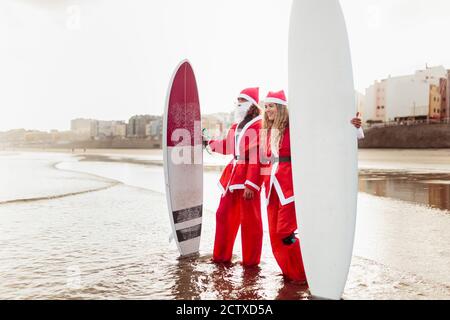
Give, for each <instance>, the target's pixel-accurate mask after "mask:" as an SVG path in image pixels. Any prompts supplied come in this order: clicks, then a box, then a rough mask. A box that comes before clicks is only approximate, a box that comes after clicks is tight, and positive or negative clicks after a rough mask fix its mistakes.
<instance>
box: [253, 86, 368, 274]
mask: <svg viewBox="0 0 450 320" xmlns="http://www.w3.org/2000/svg"><path fill="white" fill-rule="evenodd" d="M264 105H265V112H264V116H263V124H262V130H261V138H260V141H261V148H262V149H263V150H262V152H263V157H262V158H263V159H262V160H263V166H262V171H261V173H262V180H263V183H264V186H265V190H266V199H267V215H268V220H269V221H268V222H269V234H270V242H271V245H272V252H273V254H274V256H275V259H276V261H277V263H278V265H279V266H280V268H281V271H282V272H283V275H284V277H285V278H286V279H287V280H290V281H295V282H306V275H305V270H304V267H303V259H302V255H301V249H300V240H299V239H298V238H297V237H296V234H295V232H296V230H297V218H296V212H295V202H294V201H295V198H294V187H293V177H292V163H291V140H290V134H289V110H288V103H287V99H286V95H285V93H284V91H279V92H269V94H268V95H267V98H266V99H265V100H264ZM351 123H352V124H353V125H354V126H355V127H356V128H360V127H361V124H362V123H361V120H360V119H359V118H355V119H353V120H352V121H351ZM264 161H265V163H264Z"/></svg>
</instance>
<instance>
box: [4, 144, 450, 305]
mask: <svg viewBox="0 0 450 320" xmlns="http://www.w3.org/2000/svg"><path fill="white" fill-rule="evenodd" d="M109 157H110V158H111V157H115V158H113V159H112V161H109V162H107V161H106V160H105V158H102V161H92V158H89V157H86V158H85V159H84V160H83V161H80V160H82V158H81V156H79V155H78V156H77V155H69V154H63V153H30V152H15V153H12V152H9V153H7V152H3V153H0V173H1V176H0V177H1V182H0V299H309V298H310V296H309V292H308V290H307V288H305V287H302V286H299V285H296V284H292V283H286V282H284V281H283V278H282V277H281V275H280V272H279V269H278V266H277V264H276V262H275V260H274V258H273V256H272V253H271V248H270V243H269V241H268V234H267V231H266V232H265V235H264V248H263V258H262V260H263V262H262V264H261V266H260V268H257V269H253V270H244V269H243V268H242V266H241V265H240V263H239V261H240V256H241V250H240V241H239V238H238V241H237V242H236V245H235V258H234V263H233V264H232V265H230V266H226V267H225V266H217V265H215V264H213V263H212V262H211V253H212V245H213V239H214V228H215V214H214V211H215V209H216V207H217V205H218V199H219V196H220V192H219V190H218V188H217V187H216V184H217V180H218V177H219V175H220V172H218V171H213V170H211V171H207V172H206V173H205V190H207V192H205V208H206V212H205V213H204V224H203V232H202V245H201V250H200V254H199V256H198V257H195V258H194V259H190V260H179V259H178V252H177V249H176V246H175V244H174V243H170V242H169V236H170V224H169V218H168V212H167V205H166V198H165V195H164V179H163V171H162V167H161V166H157V165H150V164H145V163H139V161H147V160H152V161H153V160H159V159H158V157H157V158H155V159H149V158H148V157H146V156H136V155H122V156H118V155H109ZM106 158H108V157H106ZM129 158H134V159H135V160H136V163H130V161H128V162H127V160H124V159H129ZM434 173H436V172H433V174H434ZM381 174H384V178H382V176H380V175H381ZM402 174H405V173H402ZM422 175H424V176H421V177H420V179H418V180H420V181H419V182H418V183H419V184H422V182H423V181H426V183H425V185H427V186H428V185H430V184H431V185H434V184H444V185H445V183H442V182H443V181H444V182H445V181H447V180H445V179H446V176H445V175H444V176H441V177H440V178H439V179H437V180H436V179H435V178H436V177H435V176H433V177H431V176H427V174H426V173H423V172H422ZM375 176H376V177H375ZM362 179H367V180H368V181H369V180H370V181H386V180H389V179H394V180H395V179H396V176H393V173H392V172H382V173H380V172H373V171H371V172H370V173H367V174H364V177H362ZM371 179H372V180H371ZM402 180H407V181H409V183H410V184H411V186H409V187H408V186H407V187H404V189H405V190H411V192H412V193H414V194H417V197H414V196H412V197H409V198H407V199H404V197H403V196H398V195H397V193H395V192H394V193H392V192H391V193H389V192H385V193H382V194H378V193H377V192H378V191H377V192H374V191H373V190H379V188H376V187H373V188H372V187H371V186H367V185H365V184H362V185H363V186H365V187H364V188H366V189H365V190H363V191H364V192H361V193H360V195H359V210H358V221H357V233H356V240H355V252H354V254H355V256H354V259H353V262H352V267H351V270H350V274H349V281H348V283H347V287H346V290H345V294H344V298H345V299H449V298H450V270H449V268H448V266H449V265H450V246H449V243H450V212H449V211H448V210H446V209H445V205H443V206H440V205H433V204H432V203H430V202H429V201H428V200H427V199H426V197H424V196H423V193H420V192H417V191H414V190H415V188H416V187H417V183H415V182H414V180H413V179H410V177H409V178H407V179H402ZM436 181H438V182H439V183H434V182H436ZM369 184H370V183H369ZM408 188H409V189H408ZM394 189H396V188H395V187H394ZM404 192H406V191H402V193H404ZM406 193H407V192H406ZM441 194H442V197H443V198H445V192H444V193H441ZM446 201H448V199H447V200H446ZM441 202H442V203H445V201H441ZM265 229H266V230H267V225H266V224H265ZM238 237H239V236H238Z"/></svg>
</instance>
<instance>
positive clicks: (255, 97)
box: [238, 88, 259, 106]
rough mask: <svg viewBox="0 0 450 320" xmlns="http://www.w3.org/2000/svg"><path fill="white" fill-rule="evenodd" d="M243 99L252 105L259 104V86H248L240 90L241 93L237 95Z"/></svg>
mask: <svg viewBox="0 0 450 320" xmlns="http://www.w3.org/2000/svg"><path fill="white" fill-rule="evenodd" d="M239 98H240V99H245V100H247V101H248V102H251V103H253V104H254V105H256V106H258V104H259V88H248V89H244V90H242V92H241V94H240V95H239V97H238V99H239Z"/></svg>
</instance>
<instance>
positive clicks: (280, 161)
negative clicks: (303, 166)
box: [270, 157, 292, 163]
mask: <svg viewBox="0 0 450 320" xmlns="http://www.w3.org/2000/svg"><path fill="white" fill-rule="evenodd" d="M270 160H271V161H272V163H277V162H278V163H287V162H292V158H291V157H279V158H275V157H272V159H270Z"/></svg>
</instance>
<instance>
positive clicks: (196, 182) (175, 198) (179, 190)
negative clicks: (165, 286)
mask: <svg viewBox="0 0 450 320" xmlns="http://www.w3.org/2000/svg"><path fill="white" fill-rule="evenodd" d="M163 155H164V173H165V179H166V195H167V204H168V209H169V218H170V222H171V225H172V232H173V238H174V240H175V242H176V244H177V247H178V250H179V251H180V255H181V256H188V255H192V254H195V253H197V252H198V251H199V247H200V237H201V231H202V215H203V145H202V126H201V112H200V102H199V96H198V90H197V82H196V79H195V74H194V71H193V69H192V66H191V64H190V63H189V61H187V60H185V61H182V62H181V63H180V64H179V65H178V66H177V68H176V69H175V72H174V74H173V77H172V79H171V81H170V84H169V89H168V94H167V101H166V110H165V113H164V129H163Z"/></svg>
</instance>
